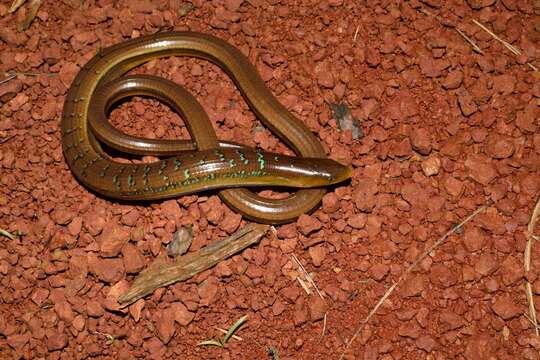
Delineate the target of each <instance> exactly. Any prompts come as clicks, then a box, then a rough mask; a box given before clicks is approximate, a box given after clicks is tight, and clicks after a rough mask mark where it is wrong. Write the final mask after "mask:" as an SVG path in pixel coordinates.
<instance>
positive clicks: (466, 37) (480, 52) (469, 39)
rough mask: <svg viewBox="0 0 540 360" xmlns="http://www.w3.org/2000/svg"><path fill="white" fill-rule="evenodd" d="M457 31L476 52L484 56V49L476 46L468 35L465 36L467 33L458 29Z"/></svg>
mask: <svg viewBox="0 0 540 360" xmlns="http://www.w3.org/2000/svg"><path fill="white" fill-rule="evenodd" d="M456 31H457V32H458V34H459V35H461V36H462V37H463V38H464V39H465V40H466V41H467V42H468V43H469V44H471V46H472V48H473V50H474V51H476V52H477V53H479V54H482V55H484V52H483V51H482V49H480V47H479V46H478V45H476V43H475V42H474V41H473V40H472V39H471V38H470V37H468V36H467V35H465V33H464V32H463V31H461V30H459V29H458V28H456Z"/></svg>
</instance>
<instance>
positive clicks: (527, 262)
mask: <svg viewBox="0 0 540 360" xmlns="http://www.w3.org/2000/svg"><path fill="white" fill-rule="evenodd" d="M538 216H540V198H538V201H537V202H536V206H535V207H534V210H533V212H532V214H531V219H530V220H529V224H528V225H527V234H526V235H527V244H526V246H525V252H524V254H523V266H524V268H525V273H527V272H529V271H530V270H531V251H532V244H533V241H534V240H535V236H534V235H533V233H534V229H535V228H536V223H537V221H538ZM525 294H526V295H527V304H528V305H529V314H528V316H527V317H528V318H529V320H530V321H531V323H532V324H533V325H534V332H535V333H536V336H540V332H539V330H538V321H537V319H536V309H535V307H534V297H533V291H532V286H531V283H530V282H529V280H527V279H525Z"/></svg>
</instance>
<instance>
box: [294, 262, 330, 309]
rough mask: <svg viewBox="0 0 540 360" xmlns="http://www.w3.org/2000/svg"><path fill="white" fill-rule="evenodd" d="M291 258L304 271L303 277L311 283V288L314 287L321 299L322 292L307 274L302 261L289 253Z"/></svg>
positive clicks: (322, 297)
mask: <svg viewBox="0 0 540 360" xmlns="http://www.w3.org/2000/svg"><path fill="white" fill-rule="evenodd" d="M291 257H292V259H293V260H294V261H295V262H296V264H298V267H299V268H300V269H301V270H302V272H303V273H304V277H305V278H306V280H307V281H308V282H309V283H310V284H311V286H313V288H314V289H315V291H317V294H319V296H320V297H321V299H324V296H323V294H322V293H321V292H320V291H319V288H318V287H317V284H315V281H313V278H312V277H311V275H309V273H308V272H307V270H306V268H305V267H304V265H302V263H301V262H300V260H298V258H297V257H296V255H294V254H292V255H291Z"/></svg>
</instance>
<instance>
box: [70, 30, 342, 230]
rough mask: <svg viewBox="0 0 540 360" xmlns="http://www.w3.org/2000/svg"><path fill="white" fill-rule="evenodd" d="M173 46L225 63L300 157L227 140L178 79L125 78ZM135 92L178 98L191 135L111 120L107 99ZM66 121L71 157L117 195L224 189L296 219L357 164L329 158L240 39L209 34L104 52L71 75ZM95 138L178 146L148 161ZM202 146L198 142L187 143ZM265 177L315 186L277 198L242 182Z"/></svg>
mask: <svg viewBox="0 0 540 360" xmlns="http://www.w3.org/2000/svg"><path fill="white" fill-rule="evenodd" d="M172 55H178V56H195V57H199V58H203V59H206V60H209V61H212V62H214V63H216V64H218V65H219V66H220V67H221V68H222V69H224V70H225V71H226V72H227V73H228V74H229V75H230V76H231V77H232V78H233V80H234V81H235V83H236V84H237V86H238V87H239V89H240V91H241V92H242V94H243V96H244V98H245V99H246V100H247V102H248V103H249V105H250V106H251V108H252V109H253V110H254V111H255V113H256V114H257V115H258V116H259V118H260V119H261V121H263V122H264V123H265V124H266V125H267V126H269V127H270V128H271V129H272V130H273V131H274V133H275V134H276V135H277V136H278V137H280V138H281V139H282V140H283V141H285V142H287V143H288V144H289V145H290V146H291V147H292V148H293V149H294V150H295V151H296V152H297V153H298V154H299V155H301V156H302V157H289V156H285V155H278V154H272V153H264V152H262V151H260V150H254V149H248V148H243V147H240V146H238V145H235V144H232V143H226V142H219V141H218V140H217V138H216V135H215V133H214V131H213V128H212V125H211V123H210V120H209V119H208V117H207V115H206V113H205V112H204V110H203V109H202V107H200V105H199V104H198V102H197V101H196V100H195V99H194V98H193V97H192V96H190V95H189V93H187V92H186V91H185V90H183V89H182V88H181V87H179V86H178V85H176V84H174V83H172V82H170V81H167V80H165V79H160V78H155V77H151V76H140V75H139V76H130V77H123V78H121V76H122V75H123V74H125V73H126V72H127V71H129V70H130V69H132V68H134V67H136V66H138V65H140V64H142V63H144V62H147V61H149V60H151V59H154V58H159V57H166V56H172ZM133 95H148V96H153V97H156V98H158V99H161V100H162V101H165V102H167V103H169V104H170V105H171V106H173V107H174V108H175V109H176V110H177V111H179V112H180V113H181V114H182V115H183V116H184V119H185V120H186V124H187V126H188V128H189V130H190V133H191V135H192V138H193V141H163V140H150V139H142V138H137V137H132V136H128V135H126V134H123V133H121V132H119V131H118V130H116V129H114V128H113V127H112V126H110V124H108V122H107V119H106V112H107V111H108V109H109V107H110V106H111V105H112V104H114V102H116V101H118V100H120V99H122V98H125V97H128V96H133ZM89 124H90V125H89ZM61 127H62V144H63V149H64V155H65V158H66V161H67V163H68V164H69V166H70V168H71V169H72V171H73V173H74V174H75V176H76V177H77V179H78V180H79V181H80V182H82V183H83V184H85V185H86V186H88V187H89V188H91V189H93V190H94V191H96V192H98V193H101V194H103V195H106V196H108V197H111V198H116V199H126V200H151V199H162V198H168V197H175V196H180V195H184V194H190V193H195V192H198V191H203V190H207V189H218V188H219V189H226V190H221V191H220V192H219V195H220V196H221V197H222V199H223V200H224V201H226V202H227V203H228V204H229V205H231V206H232V207H233V208H235V209H237V210H238V211H239V212H241V213H242V214H244V215H245V216H247V217H248V218H251V219H253V220H256V221H259V222H266V223H283V222H288V221H291V220H294V219H295V218H297V217H298V216H299V215H301V214H303V213H306V212H309V211H311V210H312V209H313V208H314V207H315V206H316V205H317V204H318V203H319V202H320V200H321V198H322V196H323V195H324V193H325V190H324V188H323V187H324V186H327V185H330V184H334V183H338V182H340V181H343V180H345V179H347V178H348V177H350V173H351V169H350V168H349V167H345V166H343V165H340V164H338V163H337V162H335V161H333V160H329V159H326V155H325V153H324V151H323V148H322V146H321V144H320V143H319V141H318V140H317V139H316V138H315V136H314V135H313V134H312V133H311V132H310V131H309V129H308V128H307V127H306V126H305V125H304V124H303V123H302V122H301V121H300V120H298V119H297V118H296V117H294V116H293V115H292V114H291V113H290V112H288V111H287V110H286V109H285V108H284V107H283V106H282V105H281V104H280V103H279V102H278V101H277V99H276V98H275V97H274V96H273V95H272V94H271V92H270V91H269V90H268V88H267V87H266V85H265V84H264V82H263V80H262V79H261V78H260V76H259V75H258V73H257V72H256V70H255V68H254V67H253V66H252V65H251V64H250V63H249V61H248V60H247V59H246V58H245V57H244V56H243V55H242V54H241V53H240V52H239V51H238V50H237V49H236V48H234V47H232V46H231V45H229V44H228V43H226V42H225V41H223V40H220V39H218V38H215V37H212V36H209V35H205V34H198V33H191V32H184V33H178V32H174V33H158V34H154V35H150V36H144V37H141V38H138V39H133V40H130V41H127V42H124V43H121V44H118V45H115V46H112V47H110V48H108V49H105V50H104V51H103V52H100V53H99V54H97V55H96V56H94V58H92V60H90V61H89V62H88V64H86V65H85V66H84V68H83V69H81V71H80V72H79V74H78V75H77V77H76V78H75V80H74V81H73V84H72V86H71V88H70V89H69V92H68V94H67V96H66V100H65V104H64V114H63V118H62V125H61ZM97 139H99V140H100V141H102V142H104V143H106V144H107V145H109V146H111V147H113V148H116V149H119V150H122V151H124V152H127V153H133V154H153V155H168V156H171V155H175V156H174V157H171V158H167V159H164V160H162V161H159V162H155V163H150V164H124V163H119V162H115V161H113V160H111V159H110V158H109V157H108V156H107V155H106V153H105V152H104V151H103V150H102V148H101V146H100V143H99V142H98V141H97ZM195 149H197V150H198V151H197V152H194V151H191V152H189V153H185V152H182V151H185V150H195ZM259 185H270V186H290V187H300V188H307V187H314V188H313V189H302V190H299V191H297V192H296V193H294V194H293V195H291V196H289V197H288V198H286V199H279V200H274V199H266V198H262V197H259V196H258V195H256V194H254V193H252V192H251V191H249V190H247V189H240V188H236V187H241V186H259ZM229 188H230V189H229Z"/></svg>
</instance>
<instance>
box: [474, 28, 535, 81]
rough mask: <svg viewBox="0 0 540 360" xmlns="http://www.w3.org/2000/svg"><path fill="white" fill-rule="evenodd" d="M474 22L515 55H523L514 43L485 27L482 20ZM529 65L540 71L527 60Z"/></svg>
mask: <svg viewBox="0 0 540 360" xmlns="http://www.w3.org/2000/svg"><path fill="white" fill-rule="evenodd" d="M473 23H474V24H476V25H477V26H478V27H480V28H481V29H482V30H484V31H485V32H487V33H488V34H489V35H491V36H492V37H493V38H494V39H495V40H497V41H498V42H500V43H501V44H503V46H504V47H506V48H507V49H508V50H510V51H511V52H512V53H513V54H514V55H516V56H519V55H521V51H520V50H519V49H518V48H517V47H515V46H514V45H512V44H510V43H508V42H507V41H504V40H503V39H501V38H500V37H499V36H497V35H496V34H495V33H494V32H493V31H491V30H489V29H488V28H487V27H485V26H484V25H483V24H482V23H481V22H479V21H477V20H474V19H473ZM527 66H529V67H530V68H531V69H533V70H534V71H536V72H538V68H537V67H536V66H534V65H533V64H531V63H530V62H527Z"/></svg>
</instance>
